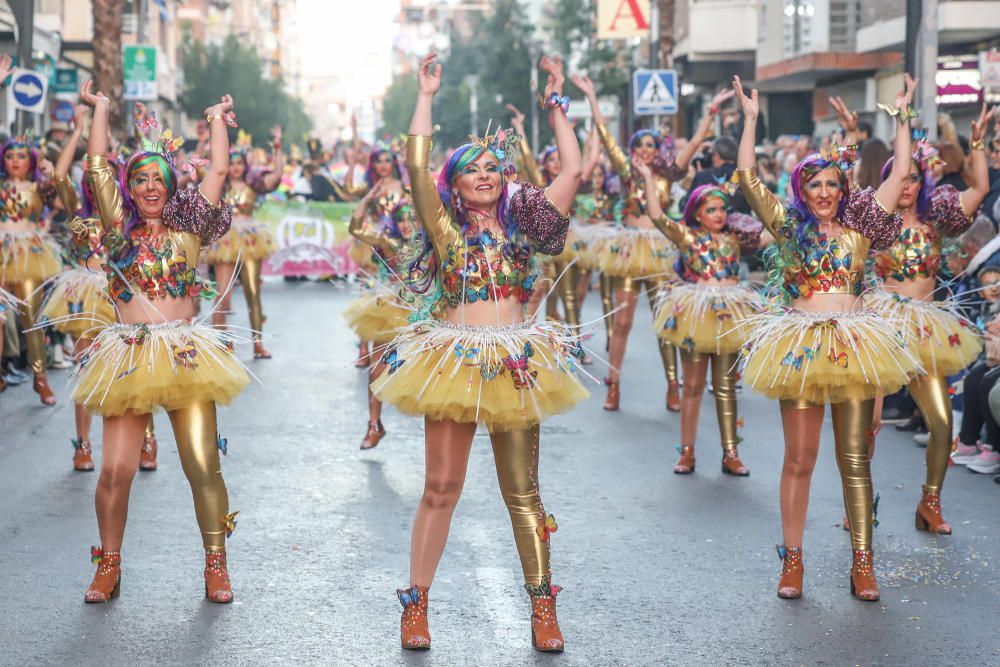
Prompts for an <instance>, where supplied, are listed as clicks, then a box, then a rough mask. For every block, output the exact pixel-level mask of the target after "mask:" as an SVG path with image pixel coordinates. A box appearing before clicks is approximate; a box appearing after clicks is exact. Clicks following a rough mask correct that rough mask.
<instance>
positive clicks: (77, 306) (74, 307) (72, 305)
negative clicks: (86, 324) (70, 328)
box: [67, 301, 83, 315]
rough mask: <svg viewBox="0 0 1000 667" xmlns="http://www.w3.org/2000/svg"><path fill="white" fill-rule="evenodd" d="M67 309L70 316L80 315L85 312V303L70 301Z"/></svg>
mask: <svg viewBox="0 0 1000 667" xmlns="http://www.w3.org/2000/svg"><path fill="white" fill-rule="evenodd" d="M67 308H68V309H69V314H70V315H79V314H80V313H82V312H83V301H70V302H69V303H68V304H67Z"/></svg>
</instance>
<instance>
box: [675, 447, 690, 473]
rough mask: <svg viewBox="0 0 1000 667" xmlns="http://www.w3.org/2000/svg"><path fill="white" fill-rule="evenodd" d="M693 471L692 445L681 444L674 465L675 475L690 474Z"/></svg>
mask: <svg viewBox="0 0 1000 667" xmlns="http://www.w3.org/2000/svg"><path fill="white" fill-rule="evenodd" d="M693 472H694V447H688V446H686V445H682V446H681V457H680V458H679V459H677V463H676V465H674V474H675V475H690V474H691V473H693Z"/></svg>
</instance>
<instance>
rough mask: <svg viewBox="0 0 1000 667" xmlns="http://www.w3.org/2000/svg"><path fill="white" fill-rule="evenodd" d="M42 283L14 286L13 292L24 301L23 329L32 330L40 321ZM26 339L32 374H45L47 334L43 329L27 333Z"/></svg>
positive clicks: (24, 282)
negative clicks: (40, 288) (40, 286)
mask: <svg viewBox="0 0 1000 667" xmlns="http://www.w3.org/2000/svg"><path fill="white" fill-rule="evenodd" d="M39 285H40V283H39V282H38V281H35V280H22V281H21V282H19V283H15V284H14V285H13V289H12V290H11V291H12V292H13V294H14V296H16V297H17V298H18V299H21V300H22V301H24V303H25V305H24V306H21V315H20V319H21V329H22V330H24V329H30V328H31V327H33V326H35V324H36V323H37V320H38V313H39V312H40V311H41V310H42V292H41V290H39V289H38V287H39ZM24 338H25V340H26V341H27V343H28V360H29V361H30V362H31V372H32V373H35V374H36V375H37V374H38V373H44V372H45V332H44V331H42V330H41V329H36V330H34V331H26V332H25V334H24Z"/></svg>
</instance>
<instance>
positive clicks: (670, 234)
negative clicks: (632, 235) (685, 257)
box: [650, 215, 691, 248]
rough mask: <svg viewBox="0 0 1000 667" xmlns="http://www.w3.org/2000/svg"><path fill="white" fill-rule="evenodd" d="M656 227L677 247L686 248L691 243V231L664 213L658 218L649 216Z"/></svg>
mask: <svg viewBox="0 0 1000 667" xmlns="http://www.w3.org/2000/svg"><path fill="white" fill-rule="evenodd" d="M650 219H651V220H652V221H653V224H654V225H656V228H657V229H659V230H660V232H662V233H663V235H664V236H666V237H667V238H668V239H670V240H671V241H673V242H674V244H675V245H676V246H677V247H678V248H686V247H687V246H689V245H690V244H691V232H690V230H688V228H687V227H685V226H684V225H682V224H680V223H678V222H675V221H673V220H671V219H670V218H668V217H667V216H666V215H661V216H660V217H658V218H650Z"/></svg>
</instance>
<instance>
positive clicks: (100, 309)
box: [39, 267, 117, 338]
mask: <svg viewBox="0 0 1000 667" xmlns="http://www.w3.org/2000/svg"><path fill="white" fill-rule="evenodd" d="M48 284H49V285H50V286H51V289H50V290H49V293H48V295H47V296H46V297H45V300H44V301H43V302H42V308H41V310H40V311H39V321H40V322H42V321H48V322H51V323H52V326H53V327H54V328H55V329H56V330H57V331H61V332H62V333H65V334H69V335H70V336H73V338H91V337H93V336H95V335H97V333H98V332H99V331H100V330H101V329H103V328H104V327H106V326H110V325H112V324H114V323H115V321H116V319H117V318H116V314H115V308H114V305H112V303H111V299H110V298H109V297H108V293H107V289H108V279H107V277H106V276H105V275H104V273H98V272H96V271H90V270H88V269H86V268H83V267H78V268H75V269H67V270H65V271H62V272H60V273H58V274H56V275H55V276H53V277H52V278H50V279H49V280H48Z"/></svg>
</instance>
